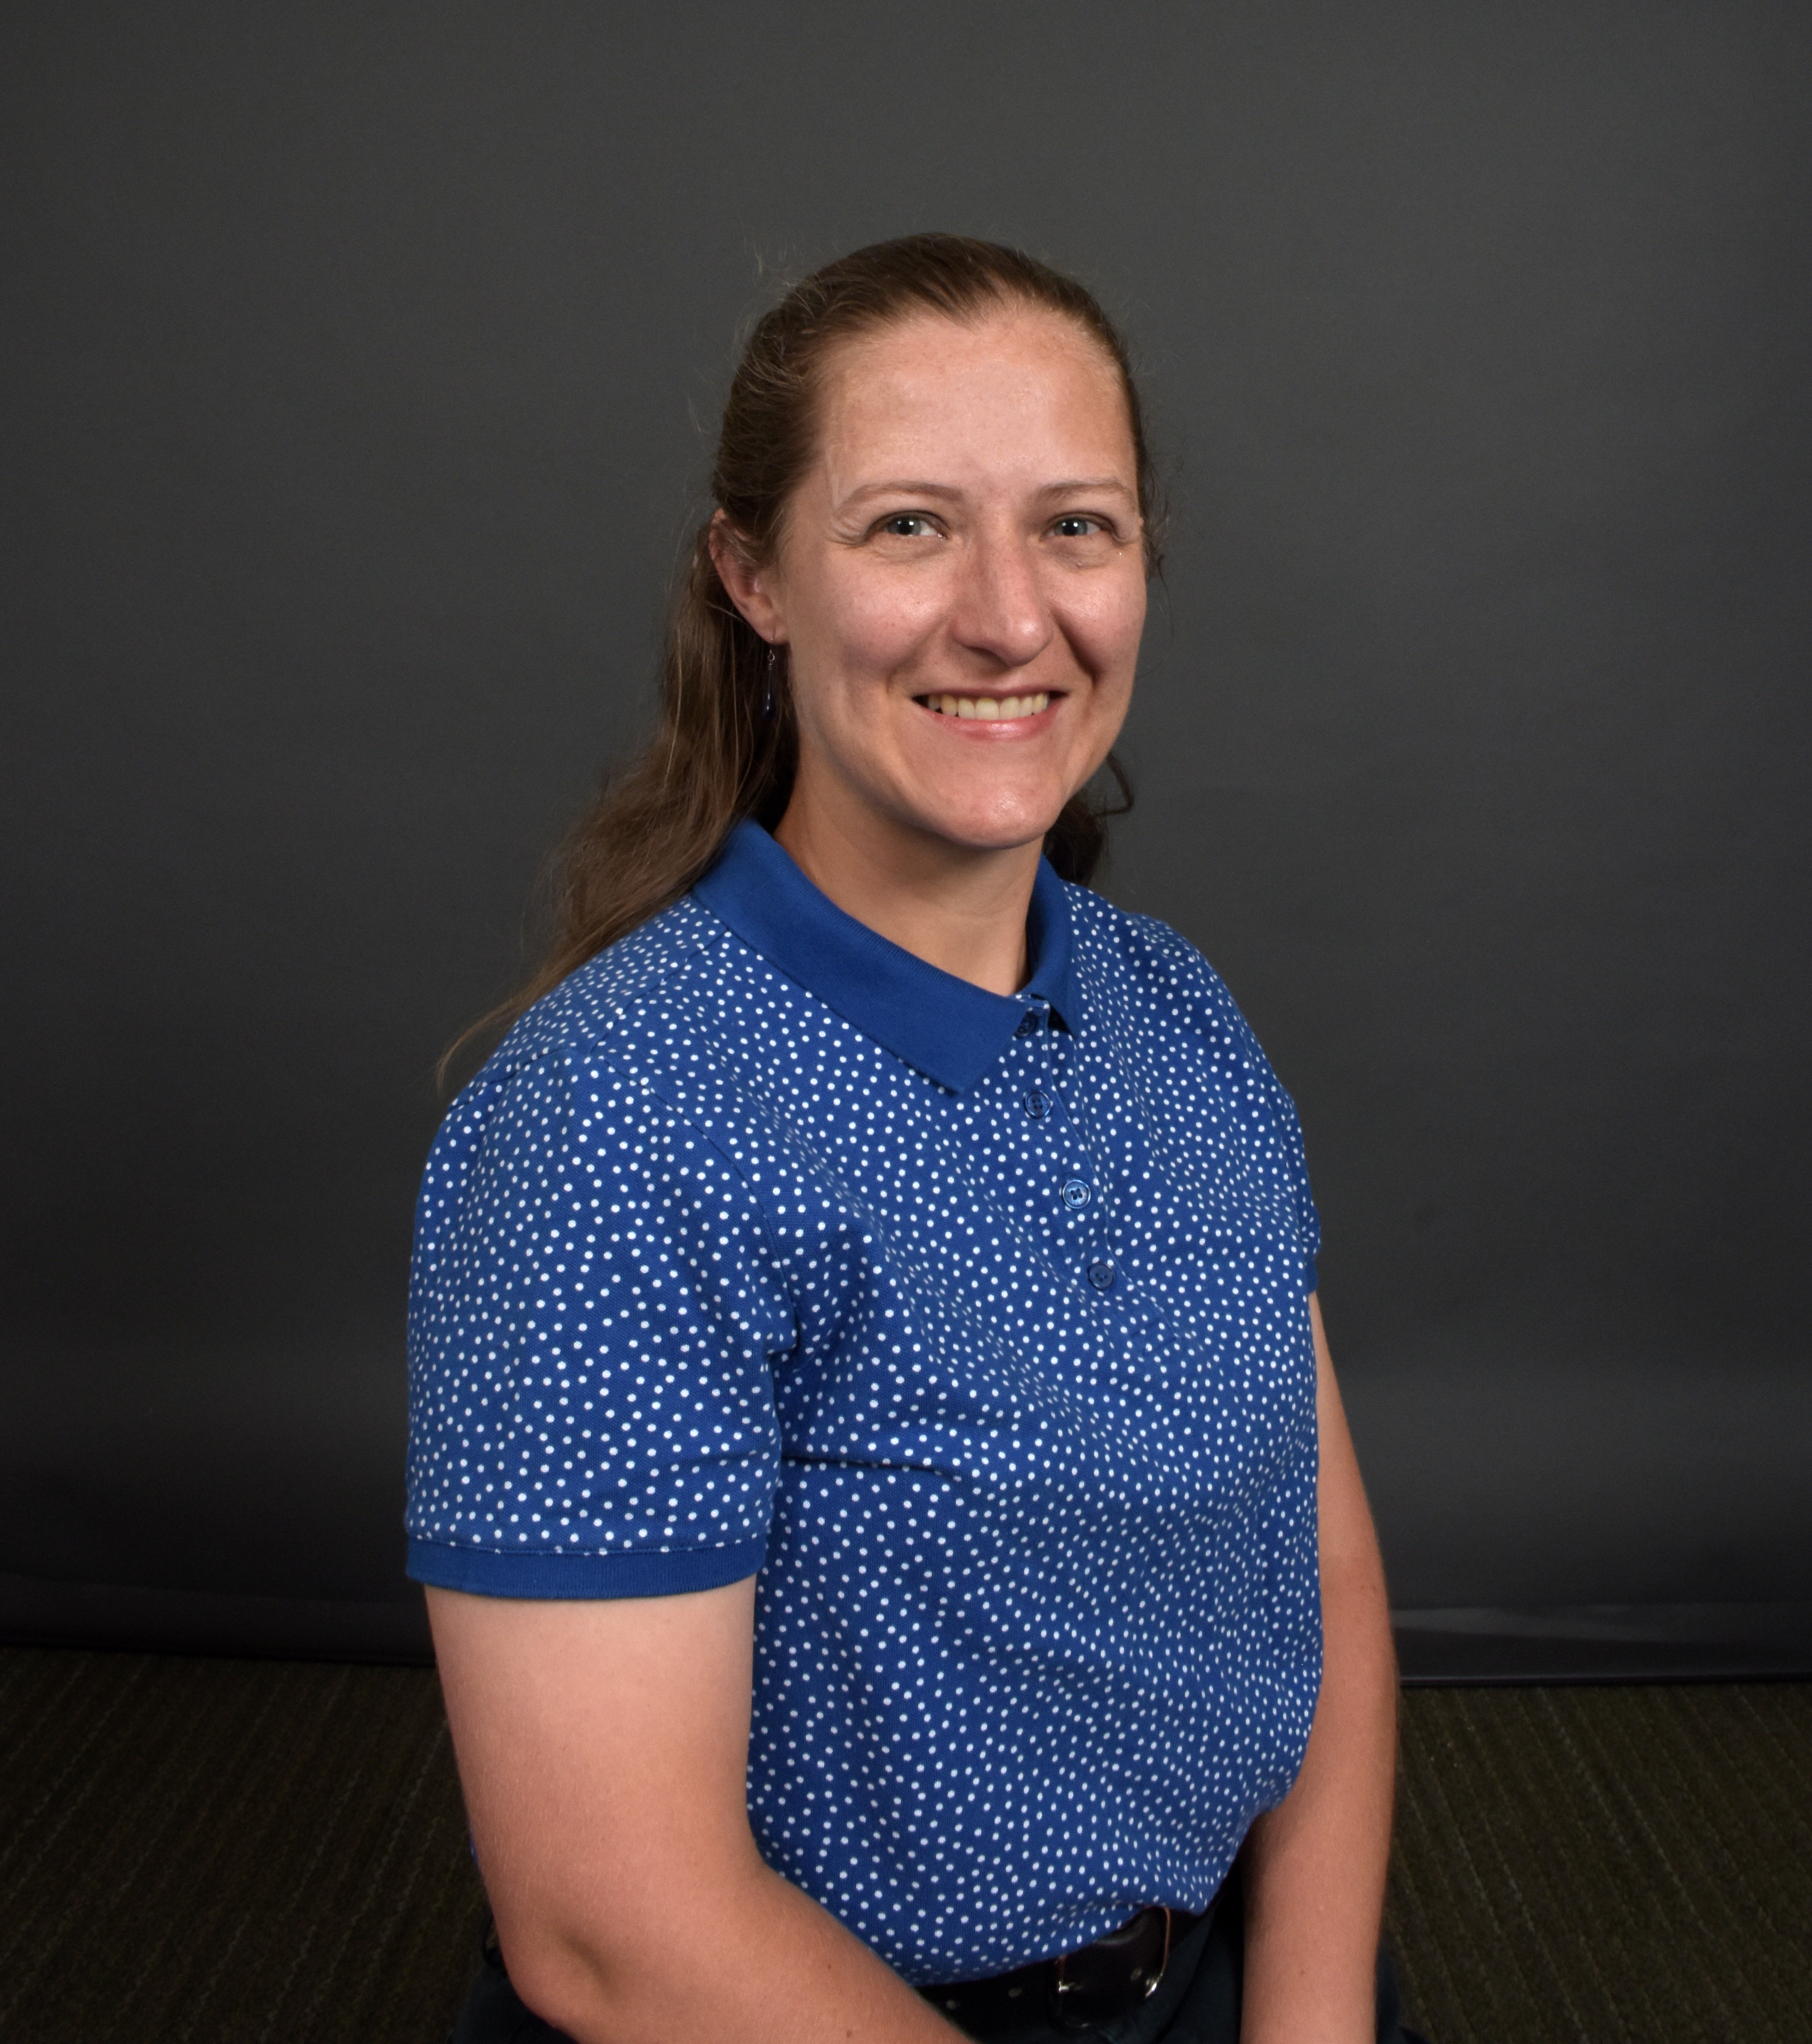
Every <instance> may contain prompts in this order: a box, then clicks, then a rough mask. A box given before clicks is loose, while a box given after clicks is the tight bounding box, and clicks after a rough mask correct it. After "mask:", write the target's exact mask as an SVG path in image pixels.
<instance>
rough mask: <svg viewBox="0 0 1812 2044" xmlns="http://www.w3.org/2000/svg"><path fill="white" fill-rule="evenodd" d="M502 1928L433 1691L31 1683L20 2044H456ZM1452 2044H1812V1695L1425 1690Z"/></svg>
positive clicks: (18, 1829) (1415, 1795) (390, 1684)
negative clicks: (480, 1869) (484, 1951)
mask: <svg viewBox="0 0 1812 2044" xmlns="http://www.w3.org/2000/svg"><path fill="white" fill-rule="evenodd" d="M481 1913H482V1898H481V1896H480V1894H479V1890H478V1882H477V1880H476V1878H475V1877H474V1873H473V1871H472V1867H471V1862H470V1859H469V1858H468V1857H467V1854H466V1842H465V1831H464V1825H463V1819H462V1818H461V1815H460V1809H459V1789H458V1786H457V1784H456V1782H455V1778H454V1773H453V1766H452V1761H451V1754H450V1753H449V1750H448V1747H447V1731H446V1726H445V1723H444V1722H443V1719H442V1717H441V1714H440V1698H439V1694H438V1692H437V1690H436V1686H435V1681H434V1678H433V1677H432V1675H431V1674H428V1673H424V1672H421V1671H418V1670H414V1669H392V1668H343V1667H331V1666H314V1665H309V1664H305V1663H296V1662H255V1661H205V1660H186V1659H178V1658H163V1657H159V1656H154V1655H148V1654H83V1653H75V1652H70V1651H66V1650H60V1649H58V1650H53V1649H40V1648H26V1647H13V1648H5V1649H0V2038H3V2039H4V2040H5V2044H114V2040H118V2044H188V2040H194V2044H265V2040H279V2041H280V2044H317V2040H319V2044H441V2040H442V2039H443V2038H444V2035H445V2033H446V2028H447V2023H448V2022H449V2020H450V2019H451V2014H452V2011H453V2008H454V2007H455V2004H456V2002H457V2001H458V2000H459V1995H460V1993H461V1992H462V1990H463V1985H464V1983H465V1980H466V1975H467V1973H468V1972H469V1970H470V1965H471V1962H472V1958H473V1954H474V1946H475V1939H476V1935H477V1931H478V1923H479V1920H480V1916H481ZM1389 1934H1390V1937H1391V1940H1392V1945H1393V1946H1394V1947H1395V1950H1396V1952H1397V1954H1398V1957H1399V1964H1400V1966H1401V1969H1402V1972H1403V1978H1404V1983H1405V1987H1406V1990H1407V2000H1408V2002H1409V2004H1410V2006H1411V2016H1412V2019H1414V2020H1415V2022H1416V2023H1418V2024H1419V2026H1420V2027H1422V2028H1423V2029H1425V2030H1426V2031H1427V2032H1428V2034H1429V2035H1430V2038H1432V2039H1433V2040H1434V2044H1547V2040H1549V2039H1553V2040H1554V2044H1626V2040H1627V2044H1699V2040H1701V2039H1703V2040H1705V2044H1711V2040H1714V2039H1715V2040H1718V2044H1737V2040H1741V2044H1807V2040H1812V1686H1808V1685H1803V1684H1786V1683H1782V1684H1776V1685H1736V1684H1732V1685H1721V1686H1718V1687H1706V1688H1641V1689H1638V1688H1627V1689H1419V1690H1412V1691H1411V1692H1408V1694H1407V1696H1406V1697H1405V1699H1404V1712H1403V1787H1402V1794H1401V1797H1400V1801H1399V1823H1398V1843H1397V1854H1396V1862H1395V1867H1394V1869H1393V1874H1392V1890H1391V1902H1390V1913H1389Z"/></svg>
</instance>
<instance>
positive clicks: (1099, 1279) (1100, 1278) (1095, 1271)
mask: <svg viewBox="0 0 1812 2044" xmlns="http://www.w3.org/2000/svg"><path fill="white" fill-rule="evenodd" d="M1088 1281H1089V1283H1090V1284H1091V1285H1093V1286H1094V1288H1095V1289H1096V1291H1097V1292H1111V1291H1112V1290H1113V1289H1114V1266H1113V1265H1112V1264H1111V1263H1091V1264H1090V1265H1089V1266H1088Z"/></svg>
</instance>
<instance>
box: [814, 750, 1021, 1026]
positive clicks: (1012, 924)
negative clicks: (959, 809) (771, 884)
mask: <svg viewBox="0 0 1812 2044" xmlns="http://www.w3.org/2000/svg"><path fill="white" fill-rule="evenodd" d="M774 836H775V837H776V838H777V840H778V841H779V842H780V843H781V845H782V846H783V847H785V851H786V852H787V853H788V855H789V857H790V858H791V859H792V860H793V863H794V865H796V866H797V867H798V868H799V870H800V872H802V873H803V874H804V875H805V877H806V878H807V879H808V880H809V881H810V882H812V885H813V886H815V887H816V888H817V889H818V890H819V892H820V893H823V894H826V895H828V896H829V897H830V898H831V901H835V903H836V905H837V906H838V907H839V909H842V910H843V913H844V914H845V915H847V916H854V918H855V919H856V920H857V921H858V923H866V924H867V925H868V927H869V928H870V929H871V930H873V931H874V932H876V933H877V935H878V936H883V937H885V938H886V939H888V941H889V943H896V944H897V945H899V947H900V949H901V950H902V951H910V952H911V953H912V955H913V956H914V957H915V958H919V959H923V960H924V961H925V962H926V963H927V965H935V966H937V967H938V968H939V970H940V971H943V972H947V973H950V974H952V975H954V977H955V978H958V979H966V980H967V981H968V982H969V984H970V985H973V986H980V987H984V988H985V989H987V991H988V992H989V993H1017V992H1018V991H1019V989H1020V988H1021V987H1022V986H1023V985H1024V984H1025V982H1026V978H1027V959H1026V917H1027V913H1028V912H1029V911H1030V909H1031V901H1032V885H1033V882H1035V880H1036V878H1038V854H1039V851H1040V849H1041V847H1040V845H1039V843H1038V842H1036V841H1035V842H1034V843H1031V844H1016V845H1012V846H1009V847H1007V848H1006V849H1005V850H1004V851H976V850H974V849H973V848H971V847H969V846H966V845H958V844H952V843H950V841H949V840H947V839H944V838H939V837H933V836H930V835H929V834H928V833H927V832H922V831H917V830H914V829H912V828H910V827H909V826H908V825H904V824H898V823H896V822H895V821H894V820H893V819H891V818H889V817H885V816H877V814H876V813H874V812H873V810H871V809H866V808H859V809H857V810H856V811H855V812H854V813H848V814H846V813H843V805H827V804H825V803H823V802H822V801H800V799H799V795H798V792H797V790H796V792H795V795H794V799H793V801H792V802H791V803H790V804H789V805H788V808H787V812H786V814H785V816H782V817H781V820H780V824H779V826H778V828H777V829H776V830H775V832H774Z"/></svg>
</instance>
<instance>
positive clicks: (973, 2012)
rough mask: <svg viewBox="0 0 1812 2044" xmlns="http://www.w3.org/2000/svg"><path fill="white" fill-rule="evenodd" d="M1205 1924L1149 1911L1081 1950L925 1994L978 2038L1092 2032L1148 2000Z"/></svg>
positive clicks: (1176, 1911)
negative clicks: (1034, 2027)
mask: <svg viewBox="0 0 1812 2044" xmlns="http://www.w3.org/2000/svg"><path fill="white" fill-rule="evenodd" d="M1201 1920H1202V1919H1201V1918H1200V1916H1189V1915H1184V1912H1183V1911H1181V1910H1180V1909H1142V1910H1141V1911H1139V1913H1138V1915H1136V1916H1134V1918H1133V1919H1131V1922H1129V1923H1123V1924H1122V1925H1121V1926H1120V1927H1119V1930H1117V1931H1109V1932H1108V1934H1107V1936H1106V1937H1104V1938H1096V1940H1095V1942H1094V1943H1093V1944H1092V1945H1085V1946H1082V1947H1081V1950H1079V1951H1074V1952H1063V1953H1060V1954H1058V1957H1057V1958H1054V1959H1040V1960H1038V1961H1037V1962H1036V1963H1035V1964H1034V1965H1029V1966H1021V1967H1019V1969H1018V1970H1017V1971H1016V1972H1014V1973H996V1974H994V1975H992V1977H990V1978H989V1979H987V1980H974V1981H951V1982H950V1984H948V1985H947V1986H945V1987H922V1988H919V1993H920V1994H922V1995H923V1996H924V1997H925V1999H926V2000H927V2001H928V2002H929V2003H930V2004H931V2006H932V2007H933V2008H935V2009H936V2010H937V2011H939V2014H940V2015H947V2016H948V2017H949V2018H950V2021H951V2022H952V2023H954V2024H955V2025H956V2027H958V2029H959V2030H963V2031H967V2032H968V2033H969V2035H970V2036H971V2037H981V2038H988V2037H1004V2036H1008V2035H1010V2034H1011V2033H1012V2031H1013V2030H1014V2029H1015V2028H1016V2027H1019V2025H1021V2024H1023V2023H1036V2022H1041V2021H1042V2022H1045V2023H1054V2025H1055V2026H1056V2027H1057V2028H1058V2029H1059V2030H1087V2029H1089V2028H1091V2027H1092V2026H1093V2025H1095V2024H1096V2023H1111V2022H1112V2021H1113V2019H1115V2017H1116V2016H1120V2015H1126V2014H1127V2013H1128V2012H1129V2011H1131V2010H1133V2009H1135V2008H1138V2005H1139V2004H1140V2003H1141V2002H1142V2001H1146V2000H1150V1997H1151V1996H1153V1995H1154V1994H1155V1993H1156V1992H1157V1984H1158V1982H1159V1981H1161V1980H1162V1979H1163V1977H1164V1969H1165V1967H1166V1966H1167V1965H1169V1963H1170V1954H1171V1952H1172V1950H1173V1948H1174V1947H1175V1946H1176V1945H1177V1942H1178V1941H1179V1940H1180V1939H1181V1938H1183V1937H1184V1936H1185V1935H1186V1934H1188V1932H1189V1931H1192V1930H1193V1929H1194V1928H1195V1927H1196V1924H1198V1923H1200V1921H1201Z"/></svg>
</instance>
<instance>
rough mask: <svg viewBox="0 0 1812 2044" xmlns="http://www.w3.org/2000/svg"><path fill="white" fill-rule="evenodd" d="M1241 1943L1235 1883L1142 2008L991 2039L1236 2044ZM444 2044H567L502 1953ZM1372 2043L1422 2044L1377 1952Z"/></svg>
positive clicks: (1037, 2021)
mask: <svg viewBox="0 0 1812 2044" xmlns="http://www.w3.org/2000/svg"><path fill="white" fill-rule="evenodd" d="M1245 1937H1246V1925H1245V1919H1244V1912H1243V1911H1242V1909H1241V1908H1240V1898H1239V1884H1238V1881H1237V1880H1234V1881H1229V1882H1228V1883H1227V1886H1226V1887H1225V1888H1223V1889H1222V1891H1221V1892H1220V1894H1219V1896H1217V1897H1216V1898H1215V1906H1214V1908H1213V1909H1212V1910H1211V1911H1210V1912H1209V1914H1208V1915H1207V1916H1205V1917H1204V1919H1202V1921H1201V1922H1200V1923H1198V1924H1196V1926H1195V1927H1193V1929H1192V1930H1191V1931H1189V1932H1188V1935H1187V1936H1185V1937H1184V1938H1182V1939H1181V1940H1180V1942H1179V1943H1178V1945H1177V1949H1176V1950H1174V1951H1173V1953H1172V1954H1171V1955H1170V1963H1169V1965H1168V1966H1167V1967H1166V1968H1165V1973H1164V1977H1163V1979H1162V1980H1161V1981H1159V1983H1158V1986H1157V1992H1156V1993H1155V1994H1154V1995H1153V1996H1152V1997H1151V1999H1150V2000H1149V2001H1148V2002H1146V2003H1145V2004H1143V2005H1142V2007H1140V2008H1135V2009H1134V2010H1133V2011H1131V2014H1129V2015H1123V2016H1120V2017H1119V2018H1118V2019H1116V2020H1115V2021H1114V2022H1111V2023H1106V2024H1104V2025H1103V2026H1102V2027H1100V2028H1099V2029H1093V2030H1081V2031H1078V2030H1060V2029H1058V2027H1056V2025H1055V2024H1054V2023H1052V2022H1051V2021H1050V2018H1049V2017H1048V2016H1047V2015H1046V2014H1045V2013H1044V2012H1043V2011H1041V2010H1028V2011H1027V2014H1026V2017H1025V2019H1024V2021H1023V2023H1015V2025H1014V2026H1013V2027H1012V2029H1010V2030H1004V2031H994V2032H992V2033H991V2034H992V2037H994V2038H999V2039H1000V2044H1239V2005H1240V1992H1241V1988H1242V1982H1243V1978H1244V1973H1245ZM492 1953H494V1947H492ZM449 2044H570V2039H568V2038H566V2032H565V2031H561V2030H556V2029H555V2028H554V2027H553V2026H552V2025H551V2023H543V2021H542V2020H541V2019H540V2017H539V2016H538V2015H534V2014H533V2013H532V2012H531V2011H530V2010H529V2009H528V2008H526V2007H524V2004H523V2003H522V2001H521V2000H520V1998H519V1997H518V1996H517V1994H516V1990H515V1988H513V1987H512V1986H511V1985H510V1984H509V1974H508V1973H505V1970H504V1968H503V1961H502V1958H501V1955H496V1956H492V1955H491V1953H487V1956H486V1965H485V1969H484V1971H483V1972H482V1973H481V1974H480V1975H479V1977H478V1980H477V1981H475V1982H474V1984H473V1988H472V1991H471V1993H470V1995H469V1996H467V1997H466V2006H465V2008H463V2010H462V2011H461V2012H460V2015H459V2021H458V2022H457V2023H455V2025H454V2027H453V2034H452V2037H451V2039H450V2040H449ZM1377 2044H1423V2040H1422V2038H1419V2036H1418V2035H1417V2034H1416V2033H1415V2031H1413V2030H1405V2029H1404V2028H1403V2020H1402V2017H1401V2015H1399V2011H1398V2007H1397V1979H1396V1973H1395V1969H1394V1968H1393V1967H1392V1964H1391V1961H1390V1958H1389V1955H1388V1954H1387V1953H1384V1952H1380V1954H1378V2038H1377Z"/></svg>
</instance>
